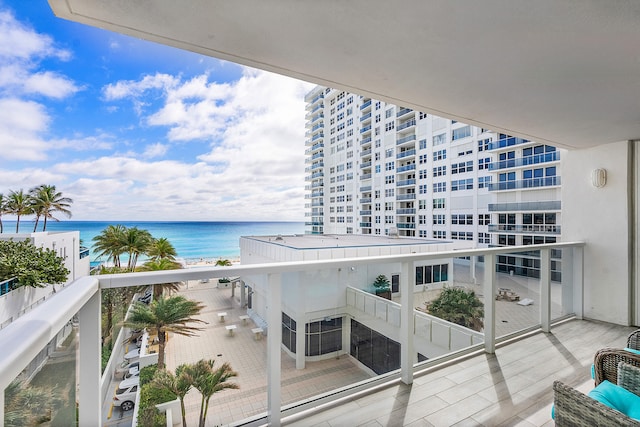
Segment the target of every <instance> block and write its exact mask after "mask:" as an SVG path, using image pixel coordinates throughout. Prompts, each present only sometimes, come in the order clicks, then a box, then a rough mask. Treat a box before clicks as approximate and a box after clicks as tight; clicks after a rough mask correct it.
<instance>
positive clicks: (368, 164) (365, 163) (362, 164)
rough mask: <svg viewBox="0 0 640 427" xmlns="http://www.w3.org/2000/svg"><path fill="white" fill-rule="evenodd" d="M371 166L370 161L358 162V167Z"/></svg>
mask: <svg viewBox="0 0 640 427" xmlns="http://www.w3.org/2000/svg"><path fill="white" fill-rule="evenodd" d="M370 167H371V161H368V162H362V163H360V169H366V168H370Z"/></svg>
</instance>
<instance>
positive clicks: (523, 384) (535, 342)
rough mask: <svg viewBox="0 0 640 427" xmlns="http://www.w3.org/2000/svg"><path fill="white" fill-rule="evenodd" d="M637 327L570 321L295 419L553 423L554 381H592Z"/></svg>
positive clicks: (311, 422)
mask: <svg viewBox="0 0 640 427" xmlns="http://www.w3.org/2000/svg"><path fill="white" fill-rule="evenodd" d="M633 330H634V328H630V327H623V326H616V325H611V324H607V323H601V322H592V321H579V320H571V321H567V322H565V323H563V324H561V325H558V326H556V327H554V328H552V333H551V334H543V333H537V334H534V335H533V336H530V337H528V338H525V339H521V340H519V341H516V342H513V343H511V344H509V345H505V346H502V347H499V348H498V349H497V350H496V353H495V355H489V354H486V353H480V354H478V355H475V356H473V357H468V358H466V359H464V360H461V361H458V362H456V363H453V364H451V365H449V366H447V367H445V368H441V369H433V370H431V371H430V372H428V373H426V374H423V375H416V376H415V377H414V383H413V385H411V386H408V385H404V384H402V383H399V382H396V383H395V384H394V385H391V386H389V387H386V388H384V389H381V390H379V391H375V392H370V393H366V394H363V395H362V396H359V397H354V398H351V399H348V400H345V401H341V402H337V403H335V404H333V405H331V407H329V408H327V409H326V410H324V411H322V412H318V413H315V414H301V415H300V416H298V418H297V420H295V421H293V422H290V423H287V425H295V426H318V427H336V426H345V427H346V426H553V425H554V423H553V421H552V420H551V405H552V402H553V391H552V388H551V386H552V384H553V381H554V380H556V379H559V380H561V381H563V382H565V383H567V384H569V385H571V386H573V387H576V388H578V390H580V391H582V392H587V391H588V390H590V389H591V388H593V381H592V380H591V374H590V370H591V363H592V361H593V356H594V353H595V352H596V350H598V349H600V348H603V347H624V346H625V344H626V338H627V335H628V334H629V333H630V332H632V331H633Z"/></svg>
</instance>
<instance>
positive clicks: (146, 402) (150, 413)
mask: <svg viewBox="0 0 640 427" xmlns="http://www.w3.org/2000/svg"><path fill="white" fill-rule="evenodd" d="M150 367H151V366H147V368H150ZM147 368H142V370H141V371H140V385H141V388H140V407H139V408H138V425H139V426H141V427H163V426H165V425H166V424H167V422H166V416H165V415H164V414H162V413H160V411H158V409H157V408H156V405H157V404H159V403H164V402H170V401H172V400H175V399H176V395H175V394H173V393H171V392H170V391H168V390H166V389H162V388H159V387H154V386H152V385H151V384H149V381H151V379H152V378H153V376H152V377H151V379H148V380H147V382H146V383H144V385H143V379H142V372H143V371H144V370H145V369H147ZM153 368H155V365H153ZM147 372H151V371H149V370H148V371H147ZM153 373H155V369H154V370H153Z"/></svg>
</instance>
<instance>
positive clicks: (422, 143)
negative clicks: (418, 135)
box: [418, 139, 427, 150]
mask: <svg viewBox="0 0 640 427" xmlns="http://www.w3.org/2000/svg"><path fill="white" fill-rule="evenodd" d="M418 145H419V147H420V149H421V150H424V149H425V148H427V140H426V139H421V140H420V142H419V143H418Z"/></svg>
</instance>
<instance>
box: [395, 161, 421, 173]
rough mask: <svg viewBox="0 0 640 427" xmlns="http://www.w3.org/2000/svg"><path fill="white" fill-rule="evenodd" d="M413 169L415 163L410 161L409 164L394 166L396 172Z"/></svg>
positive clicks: (414, 168)
mask: <svg viewBox="0 0 640 427" xmlns="http://www.w3.org/2000/svg"><path fill="white" fill-rule="evenodd" d="M414 170H416V164H415V163H412V164H410V165H404V166H400V167H398V168H396V172H398V173H402V172H408V171H414Z"/></svg>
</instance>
